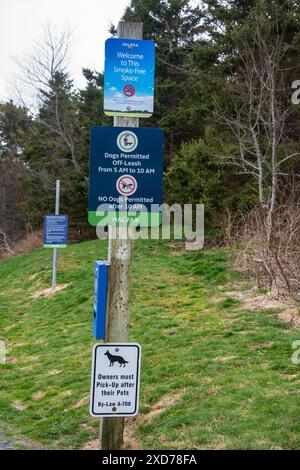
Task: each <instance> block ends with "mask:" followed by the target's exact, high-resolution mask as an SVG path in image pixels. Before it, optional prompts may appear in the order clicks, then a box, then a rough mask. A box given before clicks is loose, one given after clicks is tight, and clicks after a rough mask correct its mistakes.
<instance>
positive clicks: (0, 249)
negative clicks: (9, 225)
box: [0, 228, 14, 258]
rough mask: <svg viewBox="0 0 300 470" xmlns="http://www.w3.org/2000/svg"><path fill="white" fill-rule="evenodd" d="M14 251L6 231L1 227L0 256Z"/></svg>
mask: <svg viewBox="0 0 300 470" xmlns="http://www.w3.org/2000/svg"><path fill="white" fill-rule="evenodd" d="M13 253H14V252H13V250H12V249H11V247H10V244H9V243H8V240H7V236H6V233H5V232H4V231H3V230H2V229H1V228H0V258H1V257H3V258H4V257H6V256H8V255H9V256H10V255H12V254H13Z"/></svg>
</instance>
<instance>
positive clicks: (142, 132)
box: [89, 126, 164, 225]
mask: <svg viewBox="0 0 300 470" xmlns="http://www.w3.org/2000/svg"><path fill="white" fill-rule="evenodd" d="M163 144H164V133H163V131H162V130H161V129H146V128H124V127H102V126H95V127H93V128H92V129H91V142H90V187H89V222H90V223H91V224H92V225H97V222H98V220H97V217H96V211H97V209H98V207H99V206H100V205H106V209H105V210H106V211H108V212H110V211H111V212H126V211H127V212H128V213H129V214H130V212H133V213H135V214H136V212H137V211H140V212H141V213H142V212H147V211H148V212H150V211H151V210H152V211H153V205H160V204H161V203H162V180H163ZM130 148H131V150H130ZM122 196H126V197H127V202H126V204H127V205H126V207H125V206H124V205H122V204H120V203H119V201H120V198H122ZM124 209H125V210H124ZM111 225H112V224H111ZM143 225H144V224H143ZM145 225H147V224H145Z"/></svg>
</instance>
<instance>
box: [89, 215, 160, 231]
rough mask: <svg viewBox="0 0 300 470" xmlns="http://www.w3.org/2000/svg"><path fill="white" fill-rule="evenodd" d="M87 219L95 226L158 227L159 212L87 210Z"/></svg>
mask: <svg viewBox="0 0 300 470" xmlns="http://www.w3.org/2000/svg"><path fill="white" fill-rule="evenodd" d="M88 220H89V223H90V224H91V225H94V226H95V227H97V226H99V227H105V226H119V227H126V225H130V226H131V227H159V226H160V225H161V220H162V215H161V212H151V213H150V212H149V213H148V212H138V213H136V212H97V211H89V215H88Z"/></svg>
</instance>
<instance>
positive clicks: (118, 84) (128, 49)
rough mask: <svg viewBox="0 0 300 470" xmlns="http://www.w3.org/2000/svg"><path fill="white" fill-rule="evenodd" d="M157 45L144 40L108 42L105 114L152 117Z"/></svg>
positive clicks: (106, 52)
mask: <svg viewBox="0 0 300 470" xmlns="http://www.w3.org/2000/svg"><path fill="white" fill-rule="evenodd" d="M154 67H155V45H154V42H153V41H150V40H141V39H107V40H106V42H105V70H104V112H105V114H107V115H108V116H133V117H150V116H151V115H152V113H153V100H154Z"/></svg>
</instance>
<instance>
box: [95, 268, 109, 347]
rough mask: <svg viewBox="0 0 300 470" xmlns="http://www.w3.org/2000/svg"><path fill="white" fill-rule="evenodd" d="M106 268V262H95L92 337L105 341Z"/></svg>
mask: <svg viewBox="0 0 300 470" xmlns="http://www.w3.org/2000/svg"><path fill="white" fill-rule="evenodd" d="M108 267H109V264H108V262H107V261H95V270H94V273H95V277H94V308H93V335H94V336H95V338H96V339H105V326H106V299H107V280H108Z"/></svg>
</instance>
